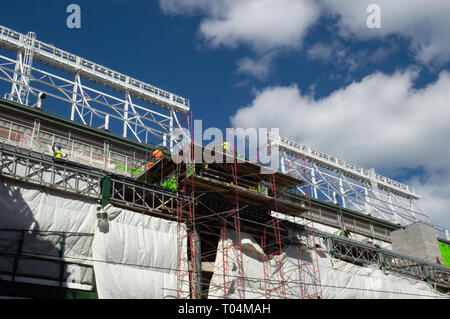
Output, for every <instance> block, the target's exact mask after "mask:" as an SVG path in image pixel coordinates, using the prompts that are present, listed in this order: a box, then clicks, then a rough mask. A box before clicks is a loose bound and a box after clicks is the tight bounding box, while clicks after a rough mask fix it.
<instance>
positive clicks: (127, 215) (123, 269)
mask: <svg viewBox="0 0 450 319" xmlns="http://www.w3.org/2000/svg"><path fill="white" fill-rule="evenodd" d="M107 213H108V224H109V227H108V228H109V229H108V230H107V231H106V232H101V231H100V229H97V230H96V232H95V236H94V242H93V257H94V270H95V276H96V283H97V290H98V295H99V298H107V299H116V298H136V299H137V298H146V299H153V298H157V299H165V298H177V290H178V289H177V223H176V222H171V221H167V220H164V219H160V218H156V217H151V216H147V215H144V214H140V213H134V212H132V211H128V210H125V209H119V208H114V207H113V208H111V209H108V210H107ZM185 234H186V230H185V228H181V233H180V235H181V238H186V237H185V236H184V235H185ZM182 253H183V256H186V254H187V246H186V240H184V241H183V245H182ZM181 262H182V265H181V266H180V270H181V272H180V273H183V272H186V270H187V261H186V259H185V258H183V259H181ZM183 279H184V280H183V281H182V283H183V284H182V287H180V291H182V292H183V293H182V295H181V297H187V296H188V295H189V282H188V276H185V277H184V278H183Z"/></svg>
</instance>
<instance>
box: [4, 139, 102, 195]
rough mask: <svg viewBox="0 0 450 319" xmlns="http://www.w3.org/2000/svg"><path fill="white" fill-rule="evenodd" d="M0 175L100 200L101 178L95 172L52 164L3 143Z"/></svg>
mask: <svg viewBox="0 0 450 319" xmlns="http://www.w3.org/2000/svg"><path fill="white" fill-rule="evenodd" d="M0 175H1V176H3V177H9V178H12V179H16V180H21V181H24V182H28V183H32V184H36V185H40V186H46V187H49V188H53V189H58V190H62V191H66V192H70V193H74V194H77V195H80V196H87V197H91V198H99V197H100V195H101V181H102V178H103V175H102V174H100V173H99V172H98V171H97V170H94V171H91V170H89V168H86V167H84V168H82V167H77V166H74V165H69V163H68V162H66V161H55V160H53V159H52V158H51V157H49V156H45V155H42V154H39V153H35V152H33V151H30V150H24V149H20V148H14V147H11V146H8V145H6V144H3V143H1V144H0Z"/></svg>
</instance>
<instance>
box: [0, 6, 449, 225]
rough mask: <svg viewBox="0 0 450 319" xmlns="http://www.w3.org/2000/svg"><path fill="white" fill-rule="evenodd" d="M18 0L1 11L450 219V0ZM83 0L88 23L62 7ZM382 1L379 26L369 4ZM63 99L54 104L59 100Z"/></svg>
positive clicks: (221, 118)
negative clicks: (351, 167) (373, 176)
mask: <svg viewBox="0 0 450 319" xmlns="http://www.w3.org/2000/svg"><path fill="white" fill-rule="evenodd" d="M391 2H392V1H387V0H378V1H365V0H364V1H356V0H342V1H339V0H318V1H312V0H278V1H277V2H276V1H275V2H274V1H273V0H259V1H255V0H246V1H237V0H230V1H224V0H215V1H212V0H159V1H157V0H154V1H144V0H126V1H125V0H103V1H84V0H76V1H75V0H72V1H61V0H40V1H27V2H26V5H24V4H23V3H19V2H13V1H11V2H10V3H9V4H8V6H3V8H2V11H1V12H0V24H1V25H4V26H6V27H9V28H12V29H14V30H16V31H19V32H21V33H26V32H28V31H30V30H32V31H34V32H36V34H37V38H38V39H39V40H41V41H44V42H47V43H53V44H54V45H55V46H56V47H59V48H61V49H64V50H67V51H69V52H72V53H74V54H77V55H80V56H82V57H84V58H87V59H89V60H91V61H95V62H97V63H99V64H102V65H105V66H107V67H110V68H112V69H115V70H117V71H119V72H122V73H124V74H127V75H130V76H132V77H135V78H137V79H140V80H142V81H145V82H148V83H151V84H153V85H155V86H158V87H160V88H163V89H166V90H168V91H170V92H174V93H176V94H179V95H181V96H185V97H187V98H189V99H190V100H191V108H192V111H193V114H194V116H195V118H197V119H202V120H203V121H204V127H207V126H214V127H219V128H221V129H224V128H226V127H231V126H242V127H246V126H247V127H250V126H255V127H279V128H280V132H281V134H282V135H286V136H288V137H291V138H293V139H296V140H298V141H299V142H301V143H304V144H306V145H309V146H312V147H314V148H316V149H319V150H321V151H323V152H326V153H331V154H334V155H337V156H339V157H341V158H343V159H346V160H349V161H353V162H355V163H356V164H358V165H361V166H363V167H366V168H370V167H375V168H376V169H377V171H378V172H380V173H382V174H386V175H389V176H390V177H391V178H397V179H399V180H400V181H403V182H405V183H409V184H411V185H413V186H414V187H416V189H417V190H418V192H420V193H421V194H422V195H423V197H424V199H423V200H422V202H423V204H422V205H421V207H422V208H424V207H423V206H425V207H427V208H428V209H426V210H427V212H428V213H429V214H430V216H432V218H433V219H434V220H435V221H437V222H438V223H440V224H443V225H446V227H447V228H450V218H449V217H448V216H449V215H448V214H449V213H448V209H447V207H450V205H449V204H450V186H448V185H450V168H448V167H447V163H449V161H450V151H449V150H448V137H449V136H450V130H449V127H450V125H448V124H446V121H445V119H446V118H448V117H447V116H448V115H449V113H450V106H449V105H448V103H447V101H448V100H450V96H449V93H448V92H447V91H449V90H446V89H445V87H446V85H447V84H449V85H450V77H447V72H448V71H450V70H449V67H450V63H449V62H450V40H448V39H447V38H448V34H449V33H450V32H449V31H450V22H448V21H447V20H448V19H447V18H446V16H445V14H444V12H450V6H449V4H448V1H445V0H442V1H441V0H431V1H428V2H427V3H428V5H425V4H424V2H425V1H417V0H411V1H406V0H398V1H396V2H395V3H391ZM70 3H76V4H78V5H79V6H80V7H81V28H80V29H69V28H67V26H66V19H67V16H68V14H67V13H66V7H67V5H69V4H70ZM370 3H378V4H379V5H380V7H381V23H382V24H381V26H382V28H381V29H369V28H367V25H366V19H367V17H368V13H367V12H366V10H365V9H366V7H367V5H368V4H370ZM58 111H59V110H55V112H58Z"/></svg>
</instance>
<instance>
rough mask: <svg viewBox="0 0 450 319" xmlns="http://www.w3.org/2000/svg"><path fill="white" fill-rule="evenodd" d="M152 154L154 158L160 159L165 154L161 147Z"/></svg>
mask: <svg viewBox="0 0 450 319" xmlns="http://www.w3.org/2000/svg"><path fill="white" fill-rule="evenodd" d="M152 156H153V158H154V159H156V160H159V159H161V157H162V156H163V153H162V152H161V151H160V150H159V149H155V150H154V151H153V154H152Z"/></svg>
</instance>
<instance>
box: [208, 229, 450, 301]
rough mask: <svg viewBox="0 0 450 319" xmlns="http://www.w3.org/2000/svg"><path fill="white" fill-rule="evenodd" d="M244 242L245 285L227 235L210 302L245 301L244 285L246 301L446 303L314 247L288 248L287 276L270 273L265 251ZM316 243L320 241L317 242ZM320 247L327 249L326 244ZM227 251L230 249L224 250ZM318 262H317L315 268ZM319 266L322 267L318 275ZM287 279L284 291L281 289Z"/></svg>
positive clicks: (273, 268) (403, 280) (418, 286)
mask: <svg viewBox="0 0 450 319" xmlns="http://www.w3.org/2000/svg"><path fill="white" fill-rule="evenodd" d="M302 236H304V235H302ZM241 237H242V238H243V240H242V245H241V251H242V265H243V267H242V268H243V277H244V280H243V282H242V281H241V280H239V279H236V278H239V277H240V276H241V273H240V270H239V269H240V267H239V262H238V260H240V258H237V256H239V254H238V248H237V247H238V246H237V245H232V244H233V243H234V242H235V238H236V234H235V233H234V232H232V231H228V233H227V238H226V240H225V241H222V240H220V241H219V244H218V250H217V255H216V261H215V267H214V273H213V276H212V279H211V284H210V288H209V294H208V298H225V297H227V298H241V296H242V291H240V290H239V287H240V285H242V283H243V284H244V294H245V298H246V299H247V298H266V297H269V298H294V299H301V298H305V297H308V296H318V295H320V296H321V297H322V298H326V299H339V298H351V299H354V298H360V299H366V298H383V299H390V298H393V299H400V298H445V296H444V295H442V294H439V293H437V292H436V291H434V289H433V288H432V287H431V286H429V285H428V284H427V283H426V282H423V281H418V280H415V279H410V278H407V277H403V276H399V275H396V274H392V273H383V272H382V271H381V270H380V269H378V267H377V266H376V265H373V266H366V267H363V266H358V265H355V264H351V263H348V262H345V261H342V260H337V259H333V258H331V257H330V256H329V255H328V254H327V253H325V252H319V253H315V252H314V251H313V250H312V249H311V248H312V245H304V246H302V247H301V248H300V249H298V246H297V245H289V246H287V247H286V248H285V249H284V251H283V254H282V255H280V256H276V258H280V259H282V261H283V267H282V270H280V267H277V265H278V263H277V262H276V261H275V260H273V259H272V260H270V261H269V262H268V264H269V266H270V267H268V265H267V264H266V265H265V266H264V263H263V260H264V259H263V254H264V252H263V251H262V249H261V246H260V245H259V244H258V243H257V242H256V241H255V240H254V239H253V238H252V236H250V235H248V234H245V233H243V232H241ZM315 242H316V243H319V242H320V240H319V239H318V238H315ZM320 245H321V247H325V243H320ZM223 247H228V248H227V249H226V250H224V249H223ZM224 256H227V260H225V259H224ZM314 260H317V262H316V263H315V264H314ZM314 265H318V269H316V268H314ZM264 267H266V268H264ZM224 268H225V269H226V271H225V278H224V271H223V270H224ZM267 269H269V271H267ZM281 274H282V277H281ZM282 279H284V285H283V288H280V285H282V283H283V281H282ZM283 289H284V290H283ZM282 291H284V294H282V293H281V292H282Z"/></svg>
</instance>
